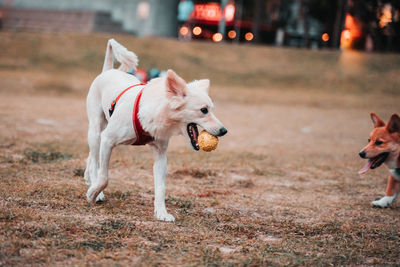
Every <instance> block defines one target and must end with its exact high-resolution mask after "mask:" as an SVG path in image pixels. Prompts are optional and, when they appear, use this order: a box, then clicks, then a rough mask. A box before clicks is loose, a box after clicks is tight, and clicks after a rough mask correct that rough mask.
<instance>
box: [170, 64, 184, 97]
mask: <svg viewBox="0 0 400 267" xmlns="http://www.w3.org/2000/svg"><path fill="white" fill-rule="evenodd" d="M166 87H167V97H168V98H171V97H174V96H175V97H176V96H178V97H185V96H186V82H185V80H184V79H182V78H181V77H179V76H178V74H176V73H175V72H174V71H173V70H168V71H167V77H166Z"/></svg>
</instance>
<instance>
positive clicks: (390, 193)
mask: <svg viewBox="0 0 400 267" xmlns="http://www.w3.org/2000/svg"><path fill="white" fill-rule="evenodd" d="M399 193H400V182H399V181H397V180H396V179H394V177H393V175H390V176H389V180H388V184H387V187H386V193H385V196H384V197H383V198H381V199H379V200H375V201H372V203H371V204H372V207H375V208H387V207H389V206H390V205H391V204H392V203H393V201H395V200H396V198H397V196H398V195H399Z"/></svg>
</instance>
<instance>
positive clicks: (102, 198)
mask: <svg viewBox="0 0 400 267" xmlns="http://www.w3.org/2000/svg"><path fill="white" fill-rule="evenodd" d="M104 199H105V196H104V193H103V192H100V194H99V195H98V196H97V197H96V203H97V202H103V201H104Z"/></svg>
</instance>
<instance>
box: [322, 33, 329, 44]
mask: <svg viewBox="0 0 400 267" xmlns="http://www.w3.org/2000/svg"><path fill="white" fill-rule="evenodd" d="M321 38H322V41H324V42H328V41H329V34H327V33H324V34H322V37H321Z"/></svg>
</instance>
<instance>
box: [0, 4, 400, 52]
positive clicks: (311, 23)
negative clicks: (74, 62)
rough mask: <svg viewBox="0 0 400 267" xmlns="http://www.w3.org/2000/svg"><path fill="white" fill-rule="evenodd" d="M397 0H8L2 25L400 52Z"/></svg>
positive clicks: (3, 6)
mask: <svg viewBox="0 0 400 267" xmlns="http://www.w3.org/2000/svg"><path fill="white" fill-rule="evenodd" d="M399 11H400V1H397V0H336V1H331V0H180V1H179V0H163V1H160V0H54V1H48V0H0V28H2V29H3V30H14V31H25V30H28V31H46V32H48V31H51V32H57V31H69V32H84V33H91V32H111V33H127V34H133V35H136V36H139V37H143V36H165V37H171V38H179V40H183V41H190V40H205V41H210V42H227V43H257V44H267V45H276V46H290V47H304V48H310V49H326V48H331V49H338V48H352V49H358V50H365V51H391V52H399V51H400V16H399Z"/></svg>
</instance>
